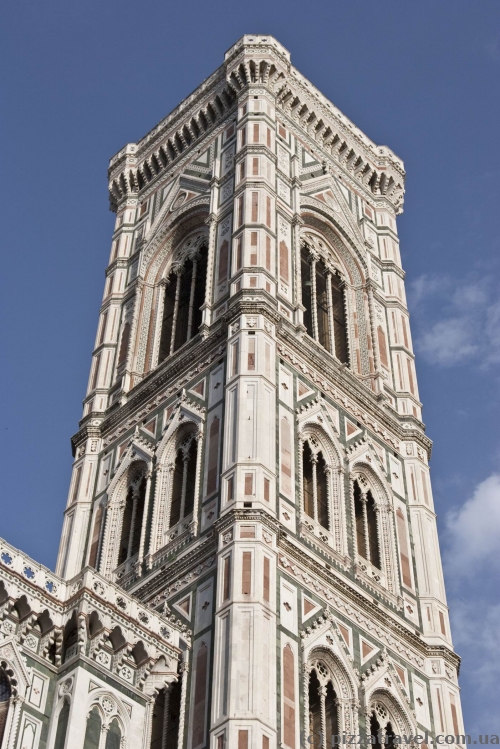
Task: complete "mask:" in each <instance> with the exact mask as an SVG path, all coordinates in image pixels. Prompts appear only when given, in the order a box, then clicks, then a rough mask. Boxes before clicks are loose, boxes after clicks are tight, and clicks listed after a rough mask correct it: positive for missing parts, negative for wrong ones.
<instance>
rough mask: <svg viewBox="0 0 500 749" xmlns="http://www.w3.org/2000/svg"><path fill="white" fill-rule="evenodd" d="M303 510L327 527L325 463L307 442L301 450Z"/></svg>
mask: <svg viewBox="0 0 500 749" xmlns="http://www.w3.org/2000/svg"><path fill="white" fill-rule="evenodd" d="M302 475H303V492H304V512H305V513H306V515H308V516H309V517H310V518H313V519H314V520H316V522H318V523H319V524H320V525H322V526H323V528H326V529H327V530H328V529H329V520H328V493H327V474H326V463H325V460H324V458H323V455H322V453H321V452H319V453H318V454H317V455H313V453H312V451H311V448H310V447H309V444H308V442H304V448H303V452H302Z"/></svg>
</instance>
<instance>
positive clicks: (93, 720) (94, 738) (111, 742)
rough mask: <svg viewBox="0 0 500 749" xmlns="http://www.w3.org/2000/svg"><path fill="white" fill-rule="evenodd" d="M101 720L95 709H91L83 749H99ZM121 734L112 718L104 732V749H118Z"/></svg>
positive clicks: (116, 722) (117, 724)
mask: <svg viewBox="0 0 500 749" xmlns="http://www.w3.org/2000/svg"><path fill="white" fill-rule="evenodd" d="M101 732H102V720H101V715H100V713H99V710H98V708H97V707H93V708H92V710H91V711H90V713H89V716H88V718H87V726H86V729H85V739H84V742H83V749H99V747H100V746H101V743H100V741H101ZM121 738H122V732H121V729H120V726H119V723H118V721H117V719H116V718H113V720H112V721H111V723H110V724H109V726H108V727H107V730H106V743H105V744H104V749H120V746H121Z"/></svg>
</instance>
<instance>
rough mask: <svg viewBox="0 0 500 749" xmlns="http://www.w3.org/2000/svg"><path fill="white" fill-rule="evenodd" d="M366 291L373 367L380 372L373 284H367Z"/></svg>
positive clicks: (369, 282)
mask: <svg viewBox="0 0 500 749" xmlns="http://www.w3.org/2000/svg"><path fill="white" fill-rule="evenodd" d="M366 291H367V294H368V311H369V314H370V334H371V337H372V348H373V365H374V367H375V372H376V373H377V374H378V373H379V372H380V352H379V350H378V338H377V334H376V328H375V305H374V303H373V286H372V282H371V281H368V283H367V284H366Z"/></svg>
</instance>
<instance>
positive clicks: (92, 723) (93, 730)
mask: <svg viewBox="0 0 500 749" xmlns="http://www.w3.org/2000/svg"><path fill="white" fill-rule="evenodd" d="M101 726H102V721H101V716H100V715H99V710H98V709H97V707H94V708H92V710H91V711H90V714H89V717H88V718H87V727H86V729H85V739H84V741H83V749H99V741H100V738H101Z"/></svg>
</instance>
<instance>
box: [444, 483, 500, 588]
mask: <svg viewBox="0 0 500 749" xmlns="http://www.w3.org/2000/svg"><path fill="white" fill-rule="evenodd" d="M446 531H447V532H446V537H445V540H446V541H447V544H446V552H445V555H444V561H445V566H446V568H447V570H448V572H449V574H450V576H451V577H452V578H453V579H454V581H456V579H457V578H459V577H471V576H473V575H476V574H477V573H478V572H479V568H482V567H483V566H484V565H488V566H489V568H490V572H493V571H494V570H497V571H498V551H499V549H500V474H497V473H494V474H493V475H491V476H489V477H488V478H487V479H485V480H484V481H482V482H481V483H480V484H478V486H477V487H476V489H475V490H474V494H473V495H472V497H471V498H470V499H468V500H467V501H466V502H465V503H464V504H463V505H462V507H460V509H459V510H456V511H452V512H450V513H448V515H447V517H446Z"/></svg>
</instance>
